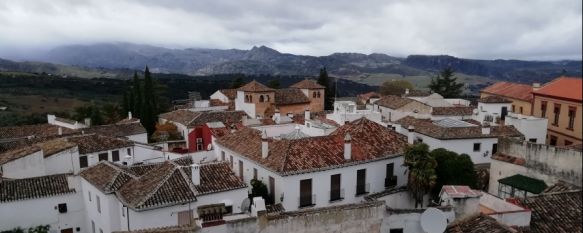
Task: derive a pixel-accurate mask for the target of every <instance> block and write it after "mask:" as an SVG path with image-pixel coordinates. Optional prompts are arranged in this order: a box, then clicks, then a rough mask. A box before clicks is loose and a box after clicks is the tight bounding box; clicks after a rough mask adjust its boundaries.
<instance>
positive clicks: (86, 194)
mask: <svg viewBox="0 0 583 233" xmlns="http://www.w3.org/2000/svg"><path fill="white" fill-rule="evenodd" d="M81 176H82V177H83V179H82V182H81V185H82V187H83V199H84V206H85V208H86V211H87V219H86V224H87V225H88V226H90V227H91V228H92V229H93V226H94V227H95V229H96V232H100V231H103V232H112V231H120V230H128V229H129V230H135V229H144V228H153V227H163V226H174V225H183V224H190V223H191V222H193V221H194V219H195V218H197V217H198V215H197V212H196V211H195V210H197V208H198V207H199V206H204V205H209V204H222V205H224V206H225V210H226V213H225V214H228V213H239V212H244V211H247V210H242V209H241V208H240V207H241V203H242V202H243V200H244V199H245V198H247V186H246V185H245V184H244V183H243V182H241V180H239V178H237V177H236V176H235V175H234V174H233V172H232V171H231V169H230V168H229V166H228V164H227V163H225V162H214V163H205V164H193V163H192V161H191V160H190V158H188V157H186V158H182V159H177V160H170V161H165V162H162V163H155V164H148V165H140V166H131V167H123V166H119V165H116V164H112V163H110V162H101V163H99V164H97V165H96V166H93V167H91V168H88V169H86V170H84V171H83V172H82V173H81ZM92 229H91V230H92Z"/></svg>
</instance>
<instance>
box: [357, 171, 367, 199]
mask: <svg viewBox="0 0 583 233" xmlns="http://www.w3.org/2000/svg"><path fill="white" fill-rule="evenodd" d="M366 193H367V185H366V169H360V170H357V171H356V195H362V194H366Z"/></svg>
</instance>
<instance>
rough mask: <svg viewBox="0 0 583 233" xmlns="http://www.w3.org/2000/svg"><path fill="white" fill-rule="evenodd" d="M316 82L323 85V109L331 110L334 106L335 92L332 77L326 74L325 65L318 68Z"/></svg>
mask: <svg viewBox="0 0 583 233" xmlns="http://www.w3.org/2000/svg"><path fill="white" fill-rule="evenodd" d="M318 84H320V85H322V86H324V87H325V88H326V89H325V95H324V109H326V110H331V109H333V107H334V95H335V94H334V93H335V92H336V87H335V86H334V82H333V79H331V78H330V77H329V76H328V71H326V67H324V68H322V69H320V75H319V76H318Z"/></svg>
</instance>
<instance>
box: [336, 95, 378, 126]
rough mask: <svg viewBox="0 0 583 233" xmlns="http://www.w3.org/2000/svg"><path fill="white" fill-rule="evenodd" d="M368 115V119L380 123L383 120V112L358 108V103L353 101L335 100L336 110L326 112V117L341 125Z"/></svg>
mask: <svg viewBox="0 0 583 233" xmlns="http://www.w3.org/2000/svg"><path fill="white" fill-rule="evenodd" d="M362 117H366V118H367V119H369V120H371V121H374V122H377V123H380V122H381V120H382V116H381V113H379V112H376V111H373V110H368V109H367V110H357V109H356V103H355V102H353V101H335V102H334V112H333V113H330V114H326V119H329V120H333V121H335V122H336V123H338V124H339V125H344V123H345V122H347V121H348V122H352V121H354V120H357V119H360V118H362Z"/></svg>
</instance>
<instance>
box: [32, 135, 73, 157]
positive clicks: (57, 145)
mask: <svg viewBox="0 0 583 233" xmlns="http://www.w3.org/2000/svg"><path fill="white" fill-rule="evenodd" d="M36 145H37V146H39V147H40V148H41V149H42V150H43V156H44V157H45V158H46V157H49V156H51V155H53V154H56V153H59V152H61V151H64V150H66V149H69V148H73V147H75V146H77V145H76V144H75V143H72V142H69V141H67V139H64V138H56V139H53V140H48V141H45V142H40V143H37V144H36Z"/></svg>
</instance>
